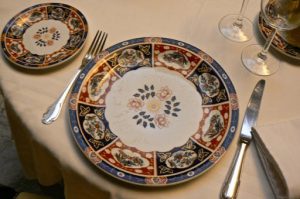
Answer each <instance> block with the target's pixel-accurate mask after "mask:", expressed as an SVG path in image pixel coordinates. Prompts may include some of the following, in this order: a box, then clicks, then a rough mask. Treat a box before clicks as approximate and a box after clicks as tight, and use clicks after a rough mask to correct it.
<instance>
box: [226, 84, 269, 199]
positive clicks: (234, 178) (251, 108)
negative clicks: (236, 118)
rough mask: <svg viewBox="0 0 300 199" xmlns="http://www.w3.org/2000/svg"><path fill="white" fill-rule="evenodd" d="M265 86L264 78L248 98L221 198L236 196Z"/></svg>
mask: <svg viewBox="0 0 300 199" xmlns="http://www.w3.org/2000/svg"><path fill="white" fill-rule="evenodd" d="M264 88H265V80H263V79H262V80H260V81H259V82H258V83H257V84H256V86H255V88H254V90H253V92H252V94H251V97H250V100H249V103H248V105H247V109H246V112H245V116H244V120H243V124H242V129H241V133H240V138H239V143H238V144H239V146H238V150H237V152H236V154H235V156H234V159H233V162H232V165H231V167H230V169H229V173H228V175H227V177H226V180H225V183H224V185H223V187H222V191H221V198H222V199H234V198H236V196H237V191H238V188H239V184H240V175H241V169H242V164H243V159H244V155H245V152H246V149H247V146H248V145H249V144H250V142H251V140H252V135H251V129H252V127H254V126H255V125H256V120H257V117H258V112H259V108H260V104H261V99H262V96H263V92H264Z"/></svg>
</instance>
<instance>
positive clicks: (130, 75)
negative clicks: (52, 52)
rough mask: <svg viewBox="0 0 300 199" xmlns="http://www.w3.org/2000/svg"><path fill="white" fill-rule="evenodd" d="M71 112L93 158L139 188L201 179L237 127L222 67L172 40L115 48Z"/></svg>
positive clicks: (83, 77) (85, 76)
mask: <svg viewBox="0 0 300 199" xmlns="http://www.w3.org/2000/svg"><path fill="white" fill-rule="evenodd" d="M69 105H70V107H69V113H70V121H71V126H72V131H73V135H74V137H75V140H76V142H77V143H78V145H79V147H80V149H81V150H82V152H83V153H84V154H85V155H86V157H87V158H88V159H89V160H90V161H91V162H92V163H93V164H94V165H96V166H97V167H98V168H100V169H101V170H103V171H104V172H106V173H108V174H110V175H112V176H114V177H116V178H118V179H121V180H123V181H126V182H129V183H134V184H138V185H147V186H162V185H171V184H176V183H180V182H184V181H187V180H189V179H192V178H194V177H196V176H199V175H200V174H202V173H203V172H205V171H206V170H208V169H209V168H211V167H212V166H213V165H215V164H216V162H217V161H218V160H219V159H220V157H221V156H222V155H223V154H224V152H225V151H226V149H227V148H228V146H229V145H230V143H231V141H232V139H233V137H234V134H235V131H236V128H237V125H238V102H237V96H236V92H235V89H234V87H233V84H232V82H231V81H230V79H229V77H228V75H227V74H226V73H225V71H224V70H223V69H222V68H221V66H220V65H219V64H218V63H217V62H216V61H215V60H214V59H213V58H211V57H210V56H209V55H207V54H206V53H205V52H203V51H201V50H199V49H198V48H196V47H193V46H191V45H189V44H187V43H184V42H181V41H176V40H173V39H167V38H137V39H132V40H128V41H125V42H121V43H119V44H116V45H114V46H112V47H110V48H108V49H107V50H106V51H104V52H103V53H102V54H101V55H100V56H99V57H97V58H96V59H95V60H94V61H93V62H90V63H89V64H88V65H87V67H86V68H85V69H84V71H83V72H82V73H81V74H80V76H79V78H78V80H77V82H76V84H75V86H74V89H73V91H72V95H71V97H70V102H69Z"/></svg>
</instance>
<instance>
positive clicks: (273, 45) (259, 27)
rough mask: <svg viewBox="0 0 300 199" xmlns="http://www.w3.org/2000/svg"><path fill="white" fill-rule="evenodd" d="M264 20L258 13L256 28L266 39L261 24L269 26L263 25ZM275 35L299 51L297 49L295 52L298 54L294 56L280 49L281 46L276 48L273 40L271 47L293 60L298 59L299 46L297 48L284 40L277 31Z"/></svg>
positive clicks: (299, 56) (299, 58)
mask: <svg viewBox="0 0 300 199" xmlns="http://www.w3.org/2000/svg"><path fill="white" fill-rule="evenodd" d="M264 22H265V19H264V17H263V16H262V14H261V13H259V15H258V23H257V26H258V30H259V32H260V34H261V35H262V36H263V38H264V39H265V40H266V39H267V36H266V33H265V32H264V31H263V30H262V28H261V26H263V27H264V28H268V29H269V27H267V26H265V25H264ZM276 36H277V37H278V38H279V39H280V40H281V41H282V40H283V41H284V42H286V43H287V44H288V45H289V46H291V47H292V48H293V49H295V48H296V49H299V51H297V52H299V55H298V56H294V55H291V54H289V53H286V51H284V50H283V49H281V48H278V47H277V45H275V44H274V40H273V42H272V44H271V46H272V48H273V49H275V50H276V51H277V52H279V53H281V54H283V55H285V56H288V57H290V58H292V59H294V60H300V48H298V47H296V46H294V45H293V44H291V43H289V42H288V41H286V40H285V39H284V38H283V37H282V36H281V35H280V34H279V32H277V33H276Z"/></svg>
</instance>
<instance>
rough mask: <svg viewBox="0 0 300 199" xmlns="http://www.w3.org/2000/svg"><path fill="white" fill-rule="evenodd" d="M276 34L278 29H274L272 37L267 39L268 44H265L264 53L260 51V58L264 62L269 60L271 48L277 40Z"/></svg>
mask: <svg viewBox="0 0 300 199" xmlns="http://www.w3.org/2000/svg"><path fill="white" fill-rule="evenodd" d="M276 33H277V29H276V28H274V29H273V30H272V33H271V35H270V36H269V37H268V39H267V41H266V43H265V45H264V47H263V49H262V51H260V53H258V57H259V58H261V59H262V60H266V59H267V54H268V51H269V48H270V46H271V44H272V41H273V40H274V38H275V35H276Z"/></svg>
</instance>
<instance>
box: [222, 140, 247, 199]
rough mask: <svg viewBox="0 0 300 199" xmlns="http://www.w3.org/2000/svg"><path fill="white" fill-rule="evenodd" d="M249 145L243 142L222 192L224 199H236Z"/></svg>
mask: <svg viewBox="0 0 300 199" xmlns="http://www.w3.org/2000/svg"><path fill="white" fill-rule="evenodd" d="M247 146H248V143H245V142H241V144H239V148H238V151H237V152H236V154H235V157H234V160H233V162H232V165H231V167H230V169H229V173H228V175H227V177H226V180H225V183H224V185H223V188H222V191H221V198H222V199H234V198H236V196H237V191H238V188H239V185H240V175H241V170H242V164H243V160H244V155H245V152H246V149H247Z"/></svg>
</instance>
